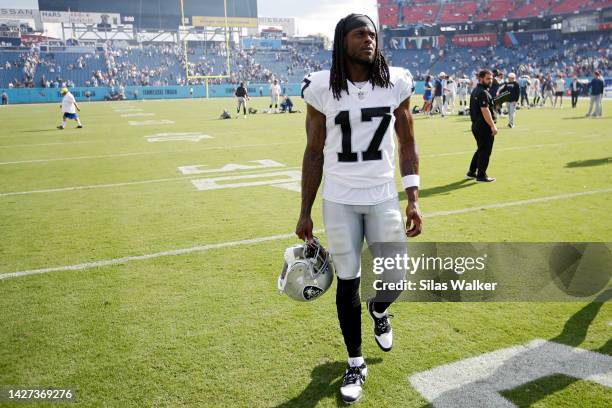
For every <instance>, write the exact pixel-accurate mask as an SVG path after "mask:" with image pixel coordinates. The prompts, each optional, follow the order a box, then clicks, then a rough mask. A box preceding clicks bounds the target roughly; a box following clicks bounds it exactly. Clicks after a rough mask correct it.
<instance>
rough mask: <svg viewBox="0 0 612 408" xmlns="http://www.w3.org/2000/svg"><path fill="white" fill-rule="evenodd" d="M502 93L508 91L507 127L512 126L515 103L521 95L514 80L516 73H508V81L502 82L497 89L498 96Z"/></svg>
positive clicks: (514, 115)
mask: <svg viewBox="0 0 612 408" xmlns="http://www.w3.org/2000/svg"><path fill="white" fill-rule="evenodd" d="M503 93H508V94H509V95H508V96H507V101H508V102H507V103H506V105H507V106H508V127H509V128H513V127H514V119H515V117H516V103H517V102H518V100H519V97H520V95H521V90H520V86H519V84H518V82H516V75H515V74H514V72H511V73H509V74H508V82H506V83H504V84H503V85H502V86H501V87H500V88H499V91H498V96H500V95H502V94H503Z"/></svg>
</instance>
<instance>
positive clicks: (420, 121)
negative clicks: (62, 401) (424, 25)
mask: <svg viewBox="0 0 612 408" xmlns="http://www.w3.org/2000/svg"><path fill="white" fill-rule="evenodd" d="M295 99H296V102H297V105H298V106H297V107H298V108H300V109H302V110H303V109H304V106H303V104H302V103H301V102H300V101H298V99H299V98H295ZM417 100H418V101H419V102H420V101H421V99H420V97H419V98H417ZM565 102H566V104H567V105H569V100H568V101H565ZM266 103H267V101H266V100H265V99H258V98H254V100H253V103H252V104H253V106H255V107H256V108H258V109H260V111H261V110H262V109H263V108H264V107H265V106H266ZM604 105H605V106H604V112H609V111H610V109H612V103H610V102H605V103H604ZM233 107H234V102H233V101H232V100H229V99H218V100H178V101H163V102H162V101H146V102H141V101H134V102H115V103H90V104H88V103H82V111H81V118H82V120H83V124H84V125H85V128H84V129H79V130H77V129H74V128H73V126H74V124H73V123H71V124H70V126H69V127H68V128H67V129H66V130H64V131H59V130H56V129H55V126H56V125H57V124H58V123H59V116H60V115H59V110H58V106H57V105H55V104H53V105H29V106H8V107H2V108H1V109H0V123H2V130H1V131H0V226H1V238H0V274H2V277H3V279H2V280H0V309H1V310H2V318H1V319H0V343H1V344H2V348H0V388H1V387H4V386H9V385H11V386H22V387H24V386H27V387H33V386H52V387H58V388H61V387H72V388H74V389H76V390H77V391H76V392H77V401H78V405H79V406H109V407H123V406H134V407H141V406H143V407H144V406H146V407H161V406H164V407H178V406H193V407H203V406H206V407H221V406H223V407H259V406H266V407H274V406H276V407H278V406H283V407H285V406H286V407H290V406H291V407H292V406H295V407H312V406H336V405H337V404H338V405H339V404H341V401H340V399H339V393H338V387H339V384H340V381H341V376H342V374H343V370H344V366H345V364H346V360H345V350H344V345H343V342H342V338H341V335H340V332H339V328H338V323H337V318H336V312H335V301H334V295H333V293H328V294H326V295H324V296H323V297H322V298H321V299H319V300H317V301H315V302H312V303H308V304H301V303H297V302H293V301H291V300H289V299H288V298H287V297H284V296H280V295H278V294H277V291H276V279H277V277H278V274H279V272H280V268H281V266H282V253H283V250H284V248H286V247H287V246H289V245H292V244H294V243H297V242H298V241H297V239H296V238H295V237H292V236H291V233H292V231H293V230H294V228H295V222H296V220H297V215H298V213H299V206H300V196H299V193H298V192H296V191H292V190H291V189H290V188H280V187H279V186H278V185H277V186H274V185H269V184H259V185H255V186H242V187H238V188H218V189H213V190H206V191H200V190H198V189H196V187H195V186H194V184H192V181H194V180H200V179H210V178H223V177H225V178H226V179H225V180H219V181H218V183H219V184H220V185H223V184H227V183H245V182H256V181H262V182H265V181H267V182H270V181H271V180H277V181H278V178H279V176H278V175H274V174H271V175H268V176H263V177H259V176H257V175H256V174H257V173H258V172H259V173H264V172H265V173H266V174H269V173H274V172H283V173H284V174H285V175H284V176H283V177H285V178H287V180H286V181H287V182H290V181H292V180H293V179H291V174H293V173H290V172H293V171H299V168H300V166H301V158H302V153H303V148H304V144H305V131H304V118H305V115H304V114H293V115H266V114H257V115H255V116H250V117H248V118H246V119H243V118H240V119H231V120H225V121H222V120H218V119H217V117H218V115H219V114H220V113H221V111H222V110H223V109H224V108H227V109H230V110H233V109H234V108H233ZM117 110H121V111H120V112H119V111H117ZM585 111H586V102H585V101H581V102H580V104H579V106H578V108H577V109H570V108H568V107H565V109H563V110H553V109H551V108H545V109H536V110H521V111H519V112H518V116H517V126H516V128H514V129H508V128H506V127H505V125H506V123H507V122H506V118H501V119H500V121H499V125H500V126H499V127H500V132H499V134H498V136H497V137H496V141H495V146H494V151H493V156H492V160H491V166H490V169H489V173H490V174H491V175H492V176H495V177H497V182H496V183H493V184H487V185H483V184H476V183H474V182H472V181H467V180H465V179H464V175H465V172H466V170H467V165H468V163H469V160H470V158H471V154H472V152H473V150H474V146H475V142H474V139H473V137H472V135H471V133H470V131H469V119H466V118H465V117H457V116H451V117H447V118H446V119H441V118H432V119H429V118H422V117H417V118H416V119H415V128H416V136H417V140H418V144H419V149H420V155H421V185H422V188H421V193H420V196H421V200H420V203H421V208H422V211H423V213H424V231H423V234H422V235H421V236H420V237H418V238H417V239H416V240H418V241H468V242H473V241H482V242H491V241H492V242H501V241H516V242H557V241H572V242H574V241H585V242H589V241H603V242H610V241H612V219H611V217H610V213H611V211H612V206H611V204H610V202H611V201H610V200H611V199H612V172H611V167H610V165H611V164H612V161H611V160H612V159H611V157H612V132H611V130H610V129H611V126H612V121H611V120H610V116H609V115H608V116H605V117H604V118H601V119H586V118H584V117H583V115H584V113H585ZM134 113H146V114H153V115H151V116H142V117H138V116H133V117H123V116H122V115H132V114H134ZM162 119H167V120H171V121H174V123H173V124H160V125H143V126H130V125H128V122H129V121H146V120H162ZM181 132H194V133H202V134H206V135H209V136H212V138H210V139H202V140H200V141H197V142H193V141H163V142H156V143H151V142H148V141H147V136H152V135H156V134H157V135H158V134H161V133H181ZM161 137H164V136H161ZM255 160H274V161H275V162H278V163H280V164H282V165H284V166H285V167H271V168H263V169H257V168H255V167H254V168H247V167H243V168H239V169H235V168H234V169H231V168H227V167H226V168H225V169H224V168H223V166H225V165H227V164H230V163H233V164H240V165H248V166H256V163H253V161H255ZM194 165H205V166H207V167H202V168H201V169H207V170H223V171H212V172H208V173H203V174H196V175H193V174H192V175H184V174H182V173H181V172H180V171H179V170H178V168H179V167H182V166H194ZM246 175H251V176H252V178H244V177H242V178H239V179H238V180H236V181H232V180H230V179H227V177H230V176H232V177H235V176H246ZM398 181H399V177H398ZM398 184H399V183H398ZM281 187H282V186H281ZM285 187H286V186H285ZM404 203H405V202H404ZM313 215H314V217H313V218H314V222H315V228H316V229H320V228H322V227H323V225H322V217H321V201H320V199H317V203H316V205H315V209H314V211H313ZM320 236H321V237H322V240H323V242H324V243H325V235H324V234H323V233H322V232H321V233H320ZM248 240H252V241H248ZM216 244H218V245H216ZM183 249H185V251H181V250H183ZM142 255H144V256H143V257H142V258H137V257H139V256H142ZM147 255H151V256H147ZM121 258H126V259H122V260H121ZM100 261H110V262H106V263H105V262H100ZM74 265H80V266H78V267H75V268H72V269H71V268H70V266H74ZM48 268H52V269H48ZM53 268H57V270H55V269H53ZM13 272H26V273H32V274H29V275H26V276H17V277H13V276H10V275H7V274H10V273H13ZM41 272H48V273H41ZM392 313H393V314H394V315H395V318H394V319H393V328H394V333H395V348H394V349H393V351H392V352H391V353H388V354H387V353H383V352H382V351H380V350H379V349H378V347H377V346H376V344H375V342H374V339H373V338H372V336H371V324H370V321H369V319H367V318H366V316H365V314H364V318H363V331H364V345H363V348H364V353H365V357H366V360H367V361H368V364H369V377H368V381H367V383H366V385H365V397H364V400H363V401H362V402H361V403H360V405H361V406H364V407H397V406H404V407H425V406H428V401H427V399H425V398H424V396H423V395H421V394H420V393H419V392H418V391H417V390H416V389H415V388H414V387H413V386H412V385H411V383H410V382H409V381H408V378H409V377H410V376H412V375H414V374H416V373H418V372H422V371H426V370H430V369H432V368H434V367H437V366H440V365H443V364H448V363H453V362H456V361H459V360H462V359H465V358H468V357H477V356H480V355H482V354H483V353H488V352H492V351H495V350H498V349H501V348H508V347H513V346H517V345H521V344H525V343H528V342H530V341H532V340H534V339H544V340H551V341H554V342H557V343H562V344H566V345H568V346H572V347H580V348H582V349H586V350H591V351H596V352H598V353H601V354H604V355H608V356H610V355H612V342H611V341H610V338H611V337H612V336H611V334H612V308H611V307H610V304H609V303H604V304H602V303H584V302H583V303H579V302H575V303H398V304H396V305H394V306H393V311H392ZM610 371H612V367H610ZM610 371H609V372H608V373H607V375H608V377H610V376H612V374H611V373H610ZM502 394H503V395H504V396H505V397H506V398H508V399H509V400H510V401H512V402H513V403H514V404H516V405H518V406H536V407H609V406H612V392H611V390H610V388H607V387H606V386H603V385H601V384H596V383H594V382H591V381H585V380H578V379H576V378H571V377H568V376H565V375H555V376H549V377H546V378H544V379H540V380H537V381H532V382H530V383H529V384H526V385H522V386H520V387H515V388H512V389H508V390H506V391H504V392H503V393H502ZM56 405H57V404H55V405H53V406H56ZM43 406H44V405H43Z"/></svg>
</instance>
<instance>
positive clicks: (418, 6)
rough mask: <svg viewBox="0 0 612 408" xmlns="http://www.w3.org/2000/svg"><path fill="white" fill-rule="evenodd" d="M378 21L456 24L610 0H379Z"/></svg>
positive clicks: (584, 7)
mask: <svg viewBox="0 0 612 408" xmlns="http://www.w3.org/2000/svg"><path fill="white" fill-rule="evenodd" d="M378 4H379V8H378V16H379V21H380V24H382V25H386V26H388V27H397V26H404V25H414V24H453V23H455V24H457V23H466V22H468V21H472V22H479V21H499V20H503V19H507V20H512V19H524V18H533V17H546V16H556V15H566V14H573V13H575V12H581V11H592V10H597V9H604V8H609V7H611V6H612V4H610V0H460V1H448V0H445V1H442V0H378Z"/></svg>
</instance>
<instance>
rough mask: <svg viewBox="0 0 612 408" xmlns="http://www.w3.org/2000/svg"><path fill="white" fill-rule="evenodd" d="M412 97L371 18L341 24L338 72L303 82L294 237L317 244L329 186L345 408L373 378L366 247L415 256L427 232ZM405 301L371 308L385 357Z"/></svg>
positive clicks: (377, 300) (391, 297)
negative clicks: (317, 222)
mask: <svg viewBox="0 0 612 408" xmlns="http://www.w3.org/2000/svg"><path fill="white" fill-rule="evenodd" d="M413 92H414V83H413V80H412V76H411V75H410V73H409V72H408V71H407V70H405V69H403V68H399V67H389V66H388V65H387V62H386V60H385V57H384V56H383V55H382V53H381V51H380V45H379V42H378V32H377V30H376V27H375V25H374V23H373V22H372V20H371V19H370V18H369V17H368V16H365V15H363V14H350V15H348V16H346V17H345V18H343V19H341V20H340V21H339V22H338V24H337V25H336V29H335V34H334V50H333V54H332V64H331V69H330V70H329V71H319V72H313V73H311V74H309V75H308V76H306V78H304V81H303V82H302V97H303V98H304V101H305V102H306V104H307V113H306V148H305V151H304V159H303V163H302V200H301V211H300V216H299V220H298V222H297V225H296V229H295V232H296V235H297V236H298V237H299V238H300V239H303V240H308V241H310V240H312V239H313V228H314V226H313V221H312V217H311V211H312V207H313V204H314V201H315V198H316V195H317V191H318V189H319V186H320V184H321V181H322V179H323V180H324V183H323V189H322V196H323V225H324V227H325V235H326V237H327V241H328V249H329V253H330V254H331V256H332V258H333V264H334V269H335V273H336V276H337V278H338V279H337V287H336V310H337V313H338V321H339V323H340V330H341V332H342V337H343V339H344V344H345V346H346V351H347V354H348V367H347V368H346V371H345V372H344V379H343V381H342V384H341V386H340V395H341V397H342V400H343V401H344V402H346V403H353V402H356V401H358V400H359V399H360V398H361V397H362V396H363V385H364V384H365V381H366V376H367V374H368V369H367V366H366V363H365V359H364V357H363V354H362V350H361V297H360V293H359V287H360V277H361V252H362V246H363V241H364V238H365V239H366V240H367V242H368V245H369V246H370V249H371V252H377V251H376V250H375V249H372V248H381V246H382V247H383V248H382V249H383V251H384V250H385V246H384V245H383V243H392V244H396V245H392V246H393V247H394V248H396V249H397V250H398V252H400V251H401V253H402V254H404V255H406V256H407V252H406V251H407V249H406V236H409V237H414V236H416V235H418V234H419V233H420V232H421V215H420V210H419V207H418V188H419V176H418V173H419V165H418V154H417V149H416V143H415V138H414V126H413V120H412V114H411V111H410V96H411V95H412V94H413ZM394 133H395V135H394ZM396 140H397V143H398V152H399V165H400V173H401V176H402V187H403V190H404V192H405V194H406V199H407V204H406V210H405V211H406V212H405V214H406V218H407V220H406V223H405V224H404V221H403V219H402V218H403V217H402V211H401V207H400V202H399V198H398V194H397V187H396V184H395V143H396ZM376 244H378V246H376V247H374V245H376ZM385 245H386V244H385ZM386 248H388V247H386ZM385 253H386V252H385ZM397 255H398V256H401V255H400V253H397ZM373 256H378V255H373ZM385 257H386V258H388V256H385ZM398 269H399V268H398ZM392 272H393V273H394V277H395V278H397V279H398V280H395V282H396V283H398V282H401V281H402V280H403V279H404V277H405V270H398V271H392ZM395 272H399V273H395ZM365 273H370V274H371V273H372V270H369V271H366V272H365ZM383 273H384V272H383ZM378 276H380V275H378ZM381 292H384V293H381ZM400 294H401V291H398V290H389V291H380V292H379V290H378V289H376V295H375V296H374V297H372V298H370V299H368V300H367V302H366V309H367V312H366V314H367V315H368V316H369V317H370V319H371V320H372V322H373V334H374V340H375V341H376V343H377V344H378V346H379V347H380V348H381V349H382V350H383V351H391V349H392V347H393V331H392V330H391V322H390V321H389V313H388V309H389V306H390V305H391V304H392V303H393V302H394V301H395V300H397V297H398V296H399V295H400Z"/></svg>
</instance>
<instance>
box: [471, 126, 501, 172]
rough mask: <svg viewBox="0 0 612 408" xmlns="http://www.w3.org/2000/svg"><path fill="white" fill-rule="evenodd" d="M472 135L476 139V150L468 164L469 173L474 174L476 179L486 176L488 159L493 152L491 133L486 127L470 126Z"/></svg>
mask: <svg viewBox="0 0 612 408" xmlns="http://www.w3.org/2000/svg"><path fill="white" fill-rule="evenodd" d="M472 134H473V135H474V139H476V144H477V145H478V148H477V149H476V152H474V156H473V157H472V162H471V163H470V173H476V174H477V177H486V176H487V167H489V157H490V156H491V152H492V151H493V141H494V140H495V138H494V137H493V133H492V132H491V128H490V127H489V126H488V125H475V124H472Z"/></svg>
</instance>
